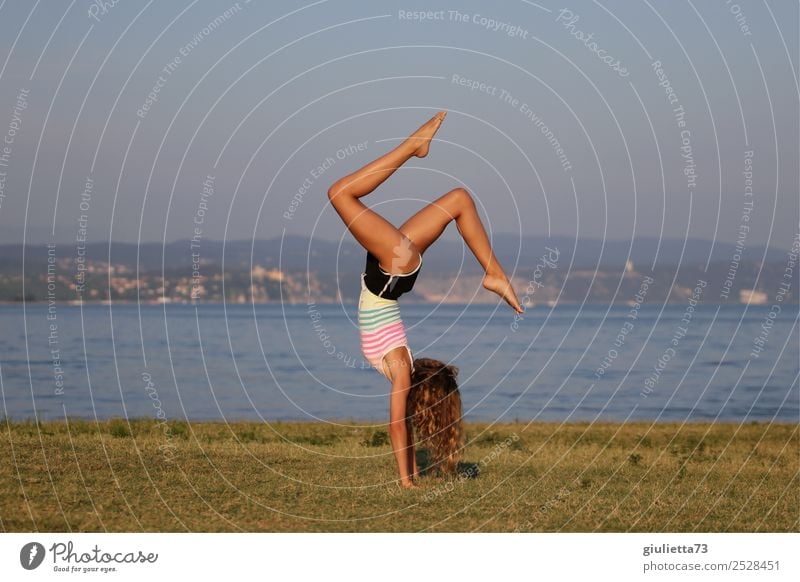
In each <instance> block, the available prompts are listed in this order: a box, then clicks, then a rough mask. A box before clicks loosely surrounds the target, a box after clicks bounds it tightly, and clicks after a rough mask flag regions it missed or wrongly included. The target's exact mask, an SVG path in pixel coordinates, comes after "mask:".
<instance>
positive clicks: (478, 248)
mask: <svg viewBox="0 0 800 582" xmlns="http://www.w3.org/2000/svg"><path fill="white" fill-rule="evenodd" d="M445 115H446V112H444V111H440V112H439V113H437V114H436V115H435V116H434V117H432V118H431V119H430V120H429V121H428V122H427V123H425V124H424V125H422V126H421V127H420V128H419V129H418V130H417V131H415V132H414V133H413V134H412V135H411V136H410V137H409V138H407V139H406V140H405V141H404V142H403V143H402V144H400V145H399V146H397V147H396V148H395V149H393V150H392V151H390V152H389V153H387V154H385V155H383V156H381V157H380V158H378V159H377V160H374V161H373V162H370V163H369V164H367V165H366V166H364V167H363V168H361V169H360V170H357V171H355V172H353V173H352V174H350V175H348V176H345V177H344V178H341V179H339V180H337V181H336V182H335V183H334V184H333V185H332V186H331V187H330V188H329V189H328V198H329V199H330V202H331V204H332V205H333V207H334V208H335V209H336V212H337V213H338V214H339V216H340V217H341V218H342V220H343V221H344V223H345V225H346V226H347V228H348V229H349V230H350V232H351V233H352V234H353V236H354V237H355V238H356V240H357V241H358V242H359V243H361V245H362V246H363V247H364V248H365V249H366V251H367V262H366V267H365V269H364V273H362V275H361V297H360V299H359V306H358V323H359V328H360V330H361V349H362V352H363V353H364V357H366V358H367V360H368V361H369V362H370V363H371V364H372V365H373V366H374V367H375V368H376V369H377V370H378V371H379V372H380V373H382V374H383V375H384V376H386V378H387V379H388V380H389V382H391V384H392V390H391V395H390V400H389V435H390V438H391V441H392V449H393V450H394V455H395V459H396V461H397V468H398V470H399V472H400V484H401V485H402V486H403V487H409V488H411V487H417V485H416V484H415V483H414V479H415V478H416V477H417V473H418V470H417V463H416V458H415V454H414V439H413V430H412V429H413V428H416V429H417V433H418V436H419V437H420V438H421V439H424V440H425V441H428V442H429V446H430V448H431V449H432V453H433V460H434V462H435V464H437V465H439V466H440V468H441V469H443V470H444V471H448V472H451V471H453V470H455V467H456V464H457V457H458V453H459V450H460V448H461V438H462V436H461V401H460V398H459V396H458V389H457V387H456V382H455V377H456V374H457V368H455V367H454V366H449V365H447V364H444V363H442V362H439V361H437V360H431V359H427V358H425V359H419V360H416V361H415V360H414V357H413V355H412V353H411V348H410V347H409V346H408V341H407V339H406V334H405V330H404V328H403V322H402V320H401V319H400V309H399V306H398V302H397V299H398V297H400V296H401V295H402V294H403V293H407V292H408V291H411V289H412V288H413V286H414V282H415V281H416V279H417V276H418V275H419V272H420V268H421V267H422V255H423V254H424V253H425V251H426V250H427V249H428V247H429V246H431V244H433V242H434V241H436V239H438V238H439V236H440V235H441V234H442V232H444V229H445V227H447V225H448V224H450V222H451V221H453V220H454V221H455V222H456V227H457V228H458V232H459V233H461V236H462V238H463V239H464V242H466V243H467V246H468V247H469V248H470V250H471V251H472V253H473V254H474V255H475V258H476V259H477V260H478V262H479V263H480V265H481V267H483V270H484V272H485V274H484V277H483V286H484V287H485V288H486V289H488V290H489V291H492V292H494V293H496V294H497V295H499V296H500V297H502V298H503V299H504V300H505V301H506V302H507V303H508V304H509V305H510V306H511V308H512V309H513V310H514V311H515V312H517V313H522V311H523V310H522V307H521V306H520V303H519V300H518V299H517V296H516V294H515V293H514V290H513V289H512V287H511V285H510V283H509V280H508V277H507V276H506V274H505V272H504V271H503V268H502V267H501V266H500V263H499V262H498V261H497V257H495V255H494V252H493V251H492V247H491V245H490V243H489V238H488V237H487V235H486V230H485V229H484V228H483V223H482V222H481V219H480V217H479V216H478V212H477V209H476V207H475V202H474V201H473V199H472V197H471V195H470V194H469V192H467V191H466V190H465V189H464V188H456V189H454V190H451V191H450V192H447V193H446V194H444V195H443V196H441V197H440V198H438V199H437V200H436V201H434V202H432V203H430V204H428V205H427V206H425V207H424V208H423V209H422V210H420V211H419V212H417V213H416V214H415V215H414V216H412V217H411V218H409V219H408V220H407V221H406V222H405V223H403V225H402V226H400V228H399V229H398V228H395V226H394V225H392V224H391V223H390V222H388V221H387V220H386V219H385V218H383V217H382V216H380V215H379V214H378V213H376V212H374V211H372V210H370V209H369V208H367V207H366V206H365V205H364V203H363V202H361V200H360V198H361V197H362V196H366V195H367V194H369V193H370V192H372V191H373V190H375V189H376V188H377V187H378V186H379V185H380V184H381V183H382V182H383V181H384V180H386V178H388V177H389V176H391V175H392V174H393V173H394V171H395V170H396V169H397V168H399V167H400V166H402V165H403V164H404V163H405V162H407V161H408V160H409V159H410V158H412V157H415V156H416V157H418V158H423V157H425V156H426V155H427V154H428V148H429V147H430V142H431V140H432V138H433V135H434V134H435V133H436V131H437V130H438V129H439V126H440V125H441V124H442V121H443V120H444V118H445Z"/></svg>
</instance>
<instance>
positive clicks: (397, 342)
mask: <svg viewBox="0 0 800 582" xmlns="http://www.w3.org/2000/svg"><path fill="white" fill-rule="evenodd" d="M358 327H359V330H360V332H361V352H362V353H363V354H364V357H365V358H366V359H367V361H368V362H369V363H370V364H371V365H372V366H373V367H374V368H376V369H377V370H378V372H380V373H381V374H383V375H384V376H386V378H387V379H389V380H391V378H389V374H388V373H387V371H386V370H385V369H384V367H383V357H384V356H385V355H386V353H387V352H389V351H390V350H392V349H394V348H396V347H399V346H404V347H405V348H406V350H408V356H409V357H410V358H411V362H412V371H413V362H414V356H413V354H412V353H411V348H410V347H409V346H408V339H407V338H406V331H405V328H404V327H403V320H402V319H400V305H399V304H398V302H397V299H386V298H384V297H379V296H377V295H375V294H374V293H373V292H372V291H370V290H369V289H367V285H366V284H365V283H364V273H362V274H361V297H360V299H359V301H358Z"/></svg>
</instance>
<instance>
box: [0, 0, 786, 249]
mask: <svg viewBox="0 0 800 582" xmlns="http://www.w3.org/2000/svg"><path fill="white" fill-rule="evenodd" d="M799 28H800V16H799V15H798V3H797V2H796V1H789V0H781V1H775V2H755V1H753V2H750V1H741V2H738V3H734V2H728V1H725V0H715V1H703V2H701V1H693V2H689V1H687V2H683V1H680V0H678V1H675V0H669V1H667V0H659V1H655V0H645V1H642V2H636V3H631V2H623V1H616V2H611V1H604V2H591V1H577V0H576V1H573V2H570V3H566V4H564V3H549V2H541V3H534V2H528V1H526V0H519V1H513V0H509V1H505V2H495V3H490V2H457V3H456V2H452V3H441V2H434V3H431V2H416V3H415V2H414V1H413V0H412V1H411V2H409V0H405V1H403V2H380V3H378V2H366V1H364V2H350V1H335V0H329V1H318V2H309V3H300V2H286V1H282V2H272V1H271V2H245V1H240V2H232V3H225V2H213V3H212V2H199V1H198V2H186V1H183V2H143V1H140V2H134V1H128V0H120V1H118V2H116V3H113V2H106V3H105V5H102V3H99V2H94V1H92V2H90V1H86V0H83V1H74V2H66V1H63V2H61V1H58V2H57V1H55V0H45V1H37V2H27V1H21V0H18V1H13V0H11V1H6V2H3V3H2V4H0V134H2V137H0V139H2V140H3V142H2V143H0V243H2V244H8V243H20V242H23V241H25V242H27V243H36V244H43V243H47V242H57V243H61V244H76V240H79V239H82V238H84V237H85V238H86V239H87V240H88V241H90V242H98V241H106V240H115V241H128V242H137V241H141V242H152V241H165V242H171V241H174V240H178V239H184V238H190V237H192V236H195V237H201V238H203V239H214V240H222V239H227V240H242V239H245V240H246V239H251V238H253V237H255V238H271V237H276V236H282V235H284V234H299V235H304V236H312V237H319V238H323V239H329V240H334V241H335V240H342V239H343V238H344V237H347V236H349V235H348V234H347V232H346V231H345V229H344V226H343V224H342V222H341V220H340V219H339V217H338V215H336V213H335V212H334V211H333V209H332V208H331V206H330V205H329V204H328V201H327V197H326V190H327V188H328V186H329V185H330V184H331V183H333V182H334V181H335V180H337V179H338V178H340V177H341V176H344V175H346V174H348V173H350V172H352V171H354V170H355V169H357V168H358V167H360V166H363V165H364V164H366V163H368V162H369V161H371V160H372V159H374V158H376V157H378V156H380V155H382V154H384V153H386V152H387V151H388V150H389V149H391V148H393V147H395V146H396V145H398V144H399V143H400V141H401V140H402V139H403V138H405V137H406V136H407V135H409V134H410V133H411V132H413V131H414V130H415V129H416V128H417V127H418V126H419V125H421V124H422V123H423V122H424V121H425V120H426V119H428V118H429V117H431V116H432V115H433V114H434V113H435V112H436V111H437V110H440V109H446V110H447V111H448V117H447V119H446V121H445V123H444V124H443V125H442V128H441V129H440V131H439V133H438V134H437V136H436V137H437V139H436V141H435V142H434V143H433V145H432V147H431V152H430V154H429V155H428V156H427V157H426V158H424V159H412V160H410V161H409V162H408V163H407V164H406V165H405V166H403V167H402V168H401V169H400V170H398V171H397V172H396V173H395V175H394V176H392V177H391V179H390V180H388V181H387V182H386V183H384V184H383V185H382V186H381V187H380V188H379V189H378V190H377V191H376V192H374V193H372V194H371V195H370V196H369V197H368V198H365V199H364V201H365V202H366V203H367V204H368V205H369V206H370V207H371V208H373V209H374V210H376V211H378V212H380V213H381V214H383V215H384V216H386V217H387V218H388V219H389V220H391V221H392V222H393V223H395V224H399V223H401V222H402V221H403V220H405V219H406V218H407V217H408V216H409V215H411V214H413V213H414V212H416V211H417V210H419V209H420V208H421V207H422V206H423V205H424V204H426V203H427V202H430V201H432V200H433V199H435V198H436V197H438V196H439V195H441V194H443V193H445V192H447V191H448V190H451V189H453V188H455V187H465V188H467V189H468V190H470V192H472V193H473V195H474V196H475V198H476V200H477V202H478V205H479V209H480V212H481V216H482V218H483V221H484V224H485V225H486V227H487V230H490V231H491V233H492V234H496V233H505V234H510V235H513V236H529V235H535V236H553V235H568V236H577V237H580V238H598V239H614V240H628V239H631V238H632V237H638V236H650V237H669V238H679V239H684V238H687V237H688V238H703V239H714V240H719V241H726V242H736V241H737V240H743V241H746V245H747V246H752V245H765V244H768V245H769V246H773V247H776V248H779V249H789V248H790V247H791V246H792V240H793V238H794V237H795V236H796V235H797V233H798V218H799V216H798V215H799V214H800V194H798V182H799V181H800V178H798V157H800V153H799V152H798V140H799V139H800V138H799V137H798V135H800V121H799V119H798V98H799V97H800V93H799V92H798V72H797V69H798V63H797V55H798V52H799V49H798V29H799ZM457 235H458V233H457V231H456V230H455V229H449V231H448V233H447V235H446V236H448V237H450V238H453V237H455V236H457Z"/></svg>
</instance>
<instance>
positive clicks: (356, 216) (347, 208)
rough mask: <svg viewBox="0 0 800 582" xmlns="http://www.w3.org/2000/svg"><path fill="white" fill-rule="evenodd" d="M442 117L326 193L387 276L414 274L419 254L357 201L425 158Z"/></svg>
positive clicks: (442, 114) (339, 181) (411, 245)
mask: <svg viewBox="0 0 800 582" xmlns="http://www.w3.org/2000/svg"><path fill="white" fill-rule="evenodd" d="M444 116H445V113H444V112H439V113H437V114H436V115H435V116H434V117H433V118H431V119H430V120H429V121H428V122H427V123H425V124H424V125H423V126H422V127H420V128H419V129H418V130H417V131H416V132H414V133H413V134H412V135H411V136H410V137H409V138H408V139H406V140H405V141H404V142H403V143H402V144H400V145H399V146H398V147H396V148H395V149H393V150H392V151H390V152H389V153H387V154H385V155H383V156H381V157H380V158H378V159H377V160H375V161H373V162H370V163H369V164H367V165H366V166H364V167H363V168H361V169H360V170H357V171H355V172H353V173H352V174H350V175H348V176H345V177H344V178H340V179H339V180H337V181H336V182H335V183H334V184H333V185H332V186H331V187H330V188H329V189H328V198H329V199H330V201H331V204H333V207H334V208H335V209H336V212H337V213H338V214H339V216H340V217H341V218H342V220H343V221H344V223H345V225H346V226H347V228H348V229H349V230H350V232H351V233H353V236H354V237H355V238H356V240H357V241H358V242H359V243H361V246H363V247H364V248H365V249H367V250H368V251H369V252H371V253H372V254H373V255H375V256H376V257H377V258H378V262H379V263H380V265H381V267H382V268H383V269H384V270H385V271H387V272H389V273H398V272H399V273H406V272H409V271H412V270H414V269H415V268H416V267H417V265H419V261H420V252H419V251H418V250H417V249H416V248H415V247H414V245H413V244H411V241H409V240H408V238H407V237H405V236H404V235H403V234H402V233H401V232H400V231H399V230H397V228H396V227H395V226H394V225H393V224H391V223H390V222H389V221H388V220H386V219H385V218H383V217H382V216H381V215H379V214H378V213H377V212H375V211H373V210H370V209H369V208H367V207H366V206H365V205H364V203H363V202H361V201H360V200H359V198H361V197H362V196H366V195H367V194H369V193H370V192H372V191H373V190H375V189H376V188H377V187H378V186H379V185H380V184H381V183H383V181H384V180H386V179H387V178H388V177H389V176H391V175H392V174H393V173H394V171H395V170H396V169H397V168H399V167H400V166H402V165H403V164H404V163H405V162H407V161H408V160H409V159H410V158H411V157H412V156H417V157H424V156H425V155H427V153H428V147H429V145H430V141H431V138H432V137H433V134H434V133H436V130H437V129H439V126H440V125H441V123H442V120H443V119H444Z"/></svg>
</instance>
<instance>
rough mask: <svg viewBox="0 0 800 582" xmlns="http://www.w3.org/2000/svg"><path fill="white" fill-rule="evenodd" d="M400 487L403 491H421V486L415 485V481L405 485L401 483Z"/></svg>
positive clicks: (407, 482)
mask: <svg viewBox="0 0 800 582" xmlns="http://www.w3.org/2000/svg"><path fill="white" fill-rule="evenodd" d="M400 487H402V488H403V489H421V487H420V486H419V485H417V484H416V483H414V482H413V481H406V482H405V483H400Z"/></svg>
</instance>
